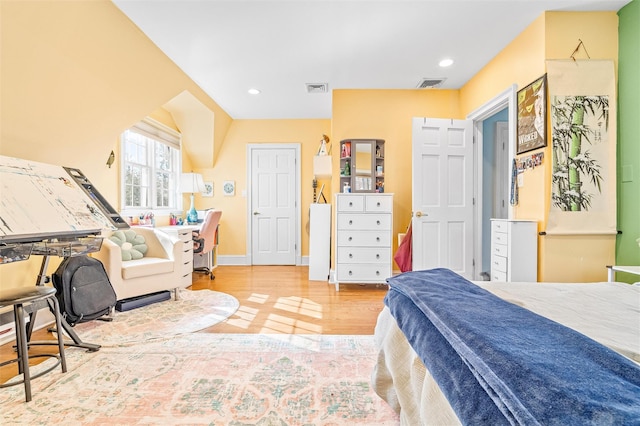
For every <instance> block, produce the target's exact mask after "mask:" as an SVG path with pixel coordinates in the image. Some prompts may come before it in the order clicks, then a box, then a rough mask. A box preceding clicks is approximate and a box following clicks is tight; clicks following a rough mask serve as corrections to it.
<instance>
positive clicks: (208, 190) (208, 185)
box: [202, 182, 213, 197]
mask: <svg viewBox="0 0 640 426" xmlns="http://www.w3.org/2000/svg"><path fill="white" fill-rule="evenodd" d="M204 188H205V189H204V192H203V193H202V196H203V197H213V182H205V183H204Z"/></svg>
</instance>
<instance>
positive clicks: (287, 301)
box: [192, 266, 387, 334]
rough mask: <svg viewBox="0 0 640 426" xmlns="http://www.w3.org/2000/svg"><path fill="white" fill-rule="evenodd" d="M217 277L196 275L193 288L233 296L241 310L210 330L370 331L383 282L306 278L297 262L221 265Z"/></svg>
mask: <svg viewBox="0 0 640 426" xmlns="http://www.w3.org/2000/svg"><path fill="white" fill-rule="evenodd" d="M214 272H215V276H216V279H215V280H209V278H208V276H207V275H203V274H196V276H195V277H194V280H193V286H192V288H193V289H194V290H198V289H204V288H208V289H211V290H217V291H222V292H225V293H228V294H231V295H233V296H235V297H236V298H237V299H238V301H239V302H240V308H239V309H238V311H237V312H236V314H235V315H233V316H232V317H231V318H229V319H228V320H227V321H225V322H223V323H220V324H216V325H215V326H213V327H211V328H209V329H207V330H205V331H206V332H210V333H286V334H373V329H374V327H375V323H376V319H377V317H378V314H379V313H380V311H381V310H382V307H383V303H382V300H383V298H384V296H385V294H386V293H387V286H386V285H341V286H340V291H339V292H336V289H335V286H334V285H329V284H327V283H326V282H321V281H309V280H308V276H309V270H308V268H307V267H301V266H247V267H245V266H220V267H218V268H216V269H215V270H214Z"/></svg>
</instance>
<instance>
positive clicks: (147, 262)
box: [92, 227, 188, 300]
mask: <svg viewBox="0 0 640 426" xmlns="http://www.w3.org/2000/svg"><path fill="white" fill-rule="evenodd" d="M131 230H134V231H135V232H136V234H138V235H141V236H142V237H144V244H146V246H147V250H146V253H145V254H144V257H142V258H141V259H135V260H126V261H123V260H122V258H123V256H122V248H121V247H120V246H119V245H118V244H116V243H115V242H113V241H111V240H110V239H109V237H111V235H112V234H113V233H107V234H105V235H104V236H105V239H104V241H103V243H102V247H101V249H100V251H98V252H96V253H93V254H92V256H93V257H95V258H96V259H99V260H100V261H101V262H102V263H103V265H104V268H105V269H106V271H107V275H108V276H109V280H110V281H111V285H112V286H113V289H114V290H115V292H116V296H117V299H118V300H122V299H129V298H131V297H137V296H142V295H145V294H150V293H155V292H158V291H164V290H174V291H175V290H176V289H177V288H184V287H187V286H188V283H187V284H186V285H185V283H184V280H183V279H182V269H181V266H182V265H180V264H179V263H178V264H176V259H182V250H183V247H184V244H183V242H182V241H181V240H179V239H178V238H177V237H174V236H171V235H168V234H166V233H164V232H162V231H160V230H157V229H153V228H144V227H132V228H131ZM123 247H124V246H123ZM125 248H126V247H125ZM176 296H177V293H176Z"/></svg>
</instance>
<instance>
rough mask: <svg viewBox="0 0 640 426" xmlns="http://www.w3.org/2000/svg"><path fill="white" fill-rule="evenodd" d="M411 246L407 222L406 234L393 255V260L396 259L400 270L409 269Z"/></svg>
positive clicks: (411, 259)
mask: <svg viewBox="0 0 640 426" xmlns="http://www.w3.org/2000/svg"><path fill="white" fill-rule="evenodd" d="M411 247H412V245H411V224H409V229H407V235H405V236H404V238H403V239H402V242H401V243H400V245H399V246H398V251H397V252H396V254H395V256H393V260H395V261H396V263H397V264H398V267H399V268H400V271H401V272H407V271H411V268H412V265H411V264H412V262H413V256H412V253H411Z"/></svg>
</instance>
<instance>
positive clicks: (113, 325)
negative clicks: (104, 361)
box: [74, 289, 240, 347]
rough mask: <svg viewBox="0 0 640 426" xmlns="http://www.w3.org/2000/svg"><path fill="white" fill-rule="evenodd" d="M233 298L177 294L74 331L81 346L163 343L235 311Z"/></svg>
mask: <svg viewBox="0 0 640 426" xmlns="http://www.w3.org/2000/svg"><path fill="white" fill-rule="evenodd" d="M239 306H240V303H239V302H238V299H236V298H235V297H233V296H231V295H229V294H226V293H220V292H218V291H212V290H195V291H191V290H184V289H181V290H179V293H178V300H174V298H173V295H172V298H171V299H170V300H166V301H164V302H160V303H154V304H152V305H147V306H143V307H141V308H136V309H132V310H130V311H126V312H118V311H115V313H114V319H113V321H111V322H105V321H91V322H86V323H81V324H78V325H76V326H75V327H74V330H75V332H76V333H77V334H78V336H79V337H80V339H82V341H83V342H88V343H95V344H98V345H101V346H102V347H107V346H126V345H131V344H135V343H140V342H143V341H148V340H155V339H167V338H172V337H174V336H177V335H180V334H187V333H193V332H196V331H199V330H202V329H205V328H207V327H211V326H212V325H215V324H217V323H219V322H221V321H224V320H225V319H227V318H229V317H230V316H231V315H233V314H234V312H235V311H237V310H238V307H239Z"/></svg>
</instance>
